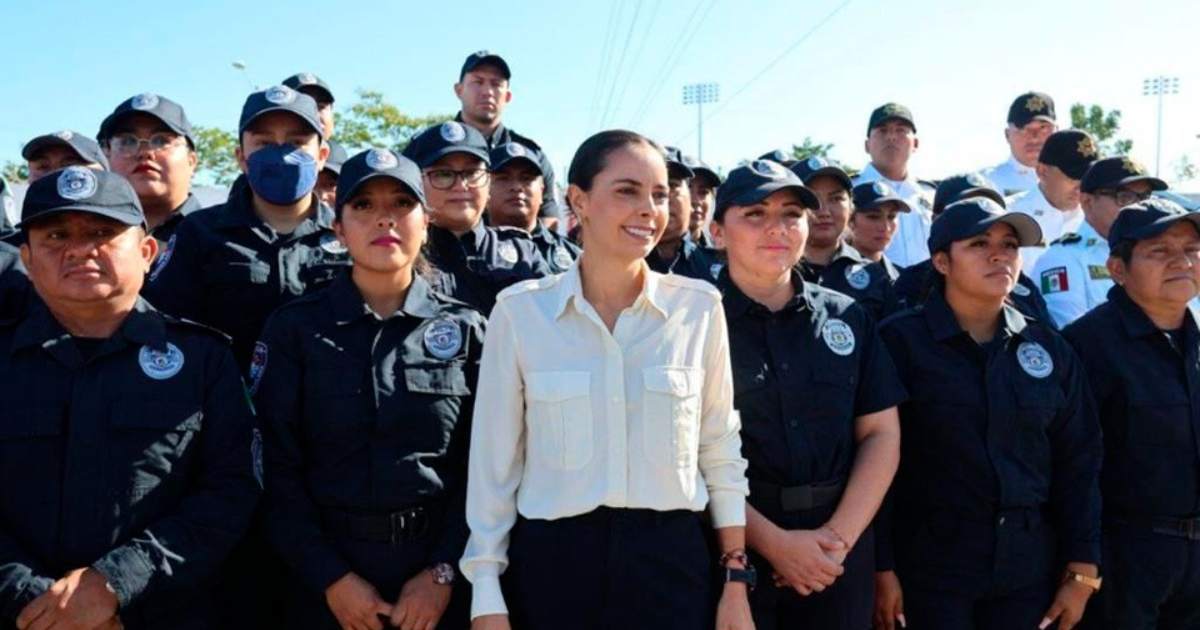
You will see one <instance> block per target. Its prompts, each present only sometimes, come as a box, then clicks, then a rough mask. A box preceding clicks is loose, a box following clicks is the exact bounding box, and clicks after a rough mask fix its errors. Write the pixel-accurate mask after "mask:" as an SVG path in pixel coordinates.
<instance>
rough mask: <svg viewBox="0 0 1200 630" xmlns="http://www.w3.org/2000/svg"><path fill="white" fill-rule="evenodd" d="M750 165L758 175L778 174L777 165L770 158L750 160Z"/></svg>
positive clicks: (773, 175)
mask: <svg viewBox="0 0 1200 630" xmlns="http://www.w3.org/2000/svg"><path fill="white" fill-rule="evenodd" d="M751 167H752V168H753V169H754V170H755V172H757V173H758V174H759V175H766V176H767V177H775V176H777V175H779V166H778V165H776V164H775V163H774V162H772V161H770V160H754V161H753V162H751Z"/></svg>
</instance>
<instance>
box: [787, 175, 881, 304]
mask: <svg viewBox="0 0 1200 630" xmlns="http://www.w3.org/2000/svg"><path fill="white" fill-rule="evenodd" d="M792 171H793V172H794V173H795V174H796V175H797V176H799V178H800V180H801V181H802V182H804V185H805V186H806V187H808V188H809V189H810V190H812V191H813V193H814V196H815V198H816V199H817V201H818V203H817V204H816V207H814V208H810V209H809V211H808V217H807V222H808V237H807V239H806V242H805V246H804V252H803V253H804V257H803V259H802V260H801V262H800V267H799V269H800V272H801V274H802V276H803V277H804V279H805V280H807V281H808V282H812V283H814V284H819V285H821V286H823V287H825V288H827V289H833V290H834V291H838V292H840V293H844V294H846V295H848V296H850V297H851V298H853V299H854V300H855V301H856V302H858V303H859V304H860V305H861V306H862V307H863V308H865V309H866V310H867V312H868V313H870V314H871V316H872V317H874V318H875V320H876V321H878V320H879V318H880V317H881V316H882V315H884V314H885V313H888V312H891V310H893V309H894V308H895V296H894V293H893V291H892V280H891V277H890V276H889V274H888V271H887V269H886V268H885V267H884V266H883V265H881V264H877V263H874V262H872V261H870V260H868V259H867V258H866V257H864V256H863V255H862V254H861V253H860V252H859V251H858V250H857V249H855V248H854V247H853V246H851V245H850V244H849V243H847V242H846V239H845V237H844V235H845V232H846V223H847V221H848V220H849V215H850V213H851V212H854V211H855V206H854V202H853V201H852V200H851V198H850V191H851V186H850V177H849V175H847V174H846V172H845V171H844V170H843V169H842V168H841V166H840V165H838V164H834V163H832V162H829V161H828V160H825V159H824V158H820V157H811V158H809V159H807V160H801V161H799V162H796V163H795V164H793V165H792ZM883 185H884V184H880V186H883ZM865 186H866V188H868V189H869V188H871V186H873V184H866V185H865ZM901 203H902V202H901Z"/></svg>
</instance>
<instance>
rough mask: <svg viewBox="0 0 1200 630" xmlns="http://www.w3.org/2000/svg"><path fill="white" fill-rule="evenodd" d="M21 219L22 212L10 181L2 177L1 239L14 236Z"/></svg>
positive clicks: (0, 179) (0, 187)
mask: <svg viewBox="0 0 1200 630" xmlns="http://www.w3.org/2000/svg"><path fill="white" fill-rule="evenodd" d="M20 221H21V216H20V212H19V210H18V209H17V202H16V201H14V200H13V195H12V190H10V189H9V186H8V182H7V181H4V178H3V177H0V241H4V240H5V239H9V238H12V236H13V235H14V234H16V231H17V227H16V226H17V223H20Z"/></svg>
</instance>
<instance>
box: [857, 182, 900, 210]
mask: <svg viewBox="0 0 1200 630" xmlns="http://www.w3.org/2000/svg"><path fill="white" fill-rule="evenodd" d="M850 194H851V196H852V197H853V199H854V211H855V212H860V211H863V210H876V209H879V208H882V207H883V204H885V203H888V202H895V203H897V204H899V205H900V211H901V212H912V207H911V206H909V205H908V202H907V201H905V200H904V198H903V197H901V196H900V195H899V194H898V193H897V192H896V191H895V190H894V189H893V188H892V187H891V186H888V185H887V184H886V183H884V182H867V183H864V184H859V185H857V186H855V187H854V190H853V191H852V192H851V193H850Z"/></svg>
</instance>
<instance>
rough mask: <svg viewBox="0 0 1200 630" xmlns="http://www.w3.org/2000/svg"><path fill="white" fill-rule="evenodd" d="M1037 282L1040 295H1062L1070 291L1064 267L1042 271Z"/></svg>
mask: <svg viewBox="0 0 1200 630" xmlns="http://www.w3.org/2000/svg"><path fill="white" fill-rule="evenodd" d="M1039 280H1040V283H1041V289H1042V295H1050V294H1051V293H1062V292H1064V291H1069V290H1070V289H1071V285H1070V282H1069V281H1068V279H1067V268H1066V267H1051V268H1050V269H1046V270H1044V271H1042V276H1041V278H1040V279H1039Z"/></svg>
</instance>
